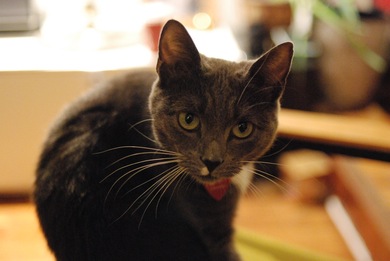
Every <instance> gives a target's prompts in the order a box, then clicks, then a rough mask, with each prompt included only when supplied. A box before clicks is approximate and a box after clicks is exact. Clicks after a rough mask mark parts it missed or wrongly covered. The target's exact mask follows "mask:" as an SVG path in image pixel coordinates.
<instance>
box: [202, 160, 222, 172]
mask: <svg viewBox="0 0 390 261" xmlns="http://www.w3.org/2000/svg"><path fill="white" fill-rule="evenodd" d="M203 163H204V165H206V167H207V169H208V170H209V173H211V172H213V170H215V169H216V168H217V167H218V166H219V165H221V163H222V161H212V160H203Z"/></svg>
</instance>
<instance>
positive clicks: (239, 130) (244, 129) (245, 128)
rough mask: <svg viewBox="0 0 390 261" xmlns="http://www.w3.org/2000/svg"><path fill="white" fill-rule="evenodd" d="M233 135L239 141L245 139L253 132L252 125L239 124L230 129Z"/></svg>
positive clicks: (246, 123)
mask: <svg viewBox="0 0 390 261" xmlns="http://www.w3.org/2000/svg"><path fill="white" fill-rule="evenodd" d="M232 132H233V135H234V136H236V137H237V138H239V139H245V138H247V137H249V135H251V133H252V132H253V124H252V123H250V122H240V123H238V124H237V125H236V126H234V127H233V129H232Z"/></svg>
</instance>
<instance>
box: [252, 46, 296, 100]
mask: <svg viewBox="0 0 390 261" xmlns="http://www.w3.org/2000/svg"><path fill="white" fill-rule="evenodd" d="M293 53H294V51H293V44H292V43H290V42H286V43H283V44H280V45H278V46H276V47H274V48H272V49H271V50H269V51H268V52H266V53H265V54H264V55H262V56H261V57H260V58H259V59H258V60H257V61H255V62H254V63H253V65H252V66H251V68H250V69H249V80H250V82H251V83H253V84H255V85H258V86H260V87H263V88H264V89H265V90H267V93H268V96H269V99H270V100H272V101H275V100H277V99H278V98H279V97H280V96H281V94H282V93H283V90H284V86H285V85H286V79H287V76H288V74H289V72H290V68H291V62H292V58H293Z"/></svg>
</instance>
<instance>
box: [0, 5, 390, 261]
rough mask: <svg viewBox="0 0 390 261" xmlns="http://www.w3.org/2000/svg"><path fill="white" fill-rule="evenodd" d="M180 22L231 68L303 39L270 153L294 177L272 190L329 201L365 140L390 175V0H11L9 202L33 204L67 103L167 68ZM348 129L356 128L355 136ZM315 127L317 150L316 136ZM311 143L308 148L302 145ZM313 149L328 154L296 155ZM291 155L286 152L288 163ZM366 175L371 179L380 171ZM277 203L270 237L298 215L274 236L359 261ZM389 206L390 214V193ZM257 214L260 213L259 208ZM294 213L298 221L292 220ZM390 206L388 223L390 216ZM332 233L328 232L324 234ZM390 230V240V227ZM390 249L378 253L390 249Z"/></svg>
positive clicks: (3, 160) (3, 55)
mask: <svg viewBox="0 0 390 261" xmlns="http://www.w3.org/2000/svg"><path fill="white" fill-rule="evenodd" d="M172 18H173V19H177V20H179V21H181V22H182V23H183V24H184V25H185V26H186V27H187V28H188V29H189V33H190V34H191V36H192V37H193V39H194V42H195V44H196V46H197V47H198V49H199V51H200V52H201V53H204V54H205V55H208V56H212V57H217V58H223V59H227V60H231V61H241V60H244V59H253V58H256V57H258V56H260V55H261V54H262V53H263V52H265V51H266V50H268V49H269V48H271V47H273V46H275V45H277V44H279V43H282V42H285V41H292V42H294V49H295V56H294V62H293V66H292V71H291V74H290V76H289V80H288V86H287V88H286V91H285V94H284V97H283V100H282V106H283V107H284V108H285V109H287V112H289V113H287V114H286V113H285V112H286V111H282V113H283V112H284V113H283V114H282V118H281V134H282V135H281V138H279V139H278V142H277V143H276V145H275V146H274V148H273V151H271V153H270V154H271V155H272V156H273V157H268V158H267V159H266V160H268V161H270V162H272V164H270V165H269V166H267V167H266V168H265V170H264V171H266V172H267V173H271V174H270V176H269V177H272V178H273V177H274V176H279V177H281V178H282V179H281V180H279V177H276V180H273V179H271V180H272V182H271V185H275V184H272V183H275V182H276V183H277V184H282V188H283V184H285V183H284V182H287V183H288V184H290V185H293V186H294V187H295V188H294V191H295V190H299V193H298V194H299V195H300V196H298V198H299V200H300V201H310V202H313V201H314V202H316V204H317V203H318V202H320V204H322V203H323V202H324V200H325V198H326V197H327V196H329V193H330V192H329V189H328V187H329V184H328V182H329V180H328V179H325V180H326V181H324V176H327V175H328V174H329V173H330V172H335V173H346V172H347V173H350V170H349V169H350V168H349V167H347V169H348V170H347V171H344V167H343V166H344V163H341V164H340V163H338V164H336V167H334V166H335V163H334V161H333V159H332V158H330V157H329V154H332V153H333V152H334V151H336V152H337V153H339V152H342V153H346V154H348V155H352V154H353V153H351V150H350V147H356V146H355V145H356V144H358V145H357V146H358V147H359V146H360V147H359V151H358V152H359V153H360V152H362V151H363V152H364V153H363V154H364V155H365V156H367V157H368V158H371V159H375V160H376V159H380V160H381V161H382V162H381V163H380V164H379V167H378V168H376V167H374V169H375V171H376V172H377V173H381V174H383V173H387V174H388V173H390V172H389V165H386V164H385V165H383V163H384V162H389V161H390V157H389V155H390V152H389V150H390V148H389V146H387V145H386V144H388V139H389V136H388V135H389V134H388V133H390V132H388V131H389V130H390V129H389V127H388V126H389V123H390V118H389V113H390V69H389V66H388V64H389V62H390V1H389V0H159V1H153V0H0V124H1V127H0V166H1V169H2V171H1V173H0V199H12V198H18V197H20V196H22V197H24V198H26V197H28V195H29V193H31V191H32V187H33V182H34V172H35V165H36V162H37V160H38V156H39V153H40V149H41V144H42V141H43V139H44V136H45V134H46V132H47V129H48V128H49V126H50V124H51V122H52V121H53V120H54V118H55V117H56V116H57V115H58V113H59V112H60V111H61V109H62V108H63V107H64V106H66V104H67V103H69V102H70V101H71V100H73V99H74V98H75V97H77V96H79V95H80V94H81V93H83V92H85V91H86V90H87V89H89V88H91V87H92V86H94V85H96V84H98V83H99V82H101V81H103V80H106V79H107V78H109V77H112V76H113V75H116V74H118V73H122V72H123V71H125V70H128V69H130V68H133V67H140V66H155V63H156V59H157V53H156V51H157V48H158V37H159V33H160V30H161V27H162V26H163V24H164V23H165V22H166V21H167V20H168V19H172ZM289 110H291V111H289ZM290 112H291V113H292V114H290ZM301 112H310V113H313V114H301ZM290 115H291V116H290ZM308 115H309V116H308ZM313 115H314V116H313ZM335 115H337V116H339V115H342V116H345V118H334V117H333V116H335ZM317 116H318V117H317ZM294 119H295V120H294ZM297 119H298V121H297ZM300 119H301V120H302V121H299V120H300ZM335 119H337V120H335ZM367 119H369V120H367ZM286 123H288V124H286ZM350 123H351V124H350ZM340 126H342V127H343V128H345V129H348V128H349V129H348V131H347V132H343V131H342V130H345V129H343V128H340ZM367 127H368V131H365V129H367ZM295 128H298V129H299V128H301V129H300V130H298V132H297V133H298V136H294V135H295V134H294V133H292V131H291V130H294V129H295ZM312 129H314V132H316V133H315V134H314V136H316V135H317V136H316V137H317V139H316V140H315V142H314V143H315V145H316V146H312V145H313V143H312V140H310V139H309V142H307V141H308V139H307V138H306V137H305V135H312V132H313V131H312ZM338 130H339V131H341V132H340V133H338V132H337V131H338ZM328 132H331V133H333V134H332V135H331V136H332V138H330V140H331V141H332V142H336V143H337V142H338V141H337V140H338V139H339V138H340V139H341V140H342V139H343V138H342V136H343V135H344V136H350V137H347V143H345V144H347V145H345V144H343V146H342V148H341V149H340V148H338V150H334V149H335V148H334V147H329V146H328V144H326V143H327V142H328V140H327V137H328V136H327V133H328ZM359 132H362V133H363V132H364V133H366V134H367V135H368V138H367V139H368V140H369V141H368V142H367V144H369V143H370V142H371V139H372V140H375V138H380V139H379V141H376V144H378V143H381V145H382V146H379V149H378V150H377V148H378V147H375V146H374V147H364V146H365V145H361V144H360V143H359V142H360V141H361V140H360V136H359V135H357V136H356V137H357V138H354V137H355V135H353V134H356V133H359ZM283 135H285V136H283ZM291 135H292V136H293V137H294V138H291V137H292V136H291ZM297 137H298V138H297ZM348 138H351V140H352V141H350V140H348ZM294 139H296V140H294ZM299 139H303V140H304V141H305V142H304V143H303V144H300V143H299V142H297V141H298V140H299ZM383 140H385V141H387V143H386V142H383ZM318 141H320V142H319V143H321V142H322V143H321V144H320V145H321V146H317V145H318V144H317V143H318ZM316 142H317V143H316ZM355 143H356V144H355ZM331 145H332V144H331ZM369 145H370V144H369ZM332 146H333V145H332ZM302 147H303V148H304V149H308V148H309V149H313V148H314V149H315V150H317V149H319V150H321V151H322V152H321V153H318V151H315V152H313V151H308V150H304V151H301V150H299V151H298V152H295V149H302ZM372 148H374V149H372ZM281 151H283V152H286V153H284V155H282V156H280V155H279V154H280V152H281ZM378 151H379V152H378ZM323 152H324V153H323ZM359 155H362V154H361V153H360V154H359ZM378 155H379V156H378ZM275 162H277V163H278V164H277V165H275V164H274V163H275ZM297 162H306V163H305V164H303V165H302V164H298V165H297V164H296V163H297ZM359 162H360V161H359ZM363 162H365V161H363ZM359 164H360V163H359ZM360 165H362V166H366V165H365V164H360ZM360 165H359V166H360ZM368 165H370V164H368ZM374 165H375V164H374ZM337 166H338V167H337ZM359 168H360V167H359ZM362 168H363V169H364V170H370V171H369V172H371V168H370V167H362ZM340 169H343V171H341V170H340ZM267 175H268V174H267ZM336 176H337V175H336ZM377 176H380V175H377ZM267 177H268V176H267ZM381 177H382V180H381V181H380V182H378V181H375V182H376V183H377V184H381V186H382V187H383V188H385V189H382V190H381V191H388V187H389V186H390V179H389V175H382V176H381ZM358 183H359V182H358ZM360 183H365V182H360ZM360 183H359V184H360ZM348 184H349V183H348ZM290 185H288V186H285V187H289V186H290ZM276 187H278V186H276ZM279 187H280V186H279ZM352 187H353V188H355V189H352V190H354V191H357V190H358V189H357V188H359V190H363V191H364V190H365V189H361V188H360V187H358V186H352ZM282 190H286V191H287V193H286V194H289V195H290V196H291V194H294V195H295V196H296V195H297V194H296V193H295V192H294V193H291V191H290V190H289V189H285V188H284V189H282ZM341 190H343V189H341ZM368 190H369V191H372V189H371V188H370V189H368ZM279 192H280V191H279ZM381 193H382V192H381ZM265 194H266V193H265ZM369 194H370V193H369ZM272 195H274V194H271V196H270V197H269V198H270V201H269V202H268V201H266V200H267V199H268V198H267V196H264V197H263V198H265V201H263V202H262V204H264V203H265V204H267V202H268V203H269V205H274V206H281V207H280V209H277V207H275V211H276V212H278V211H279V210H280V215H278V213H276V215H270V216H269V218H270V219H269V222H270V223H264V224H265V226H264V227H262V229H263V230H262V231H265V230H267V229H268V227H267V224H271V223H272V222H276V223H277V221H276V219H275V216H280V217H281V218H282V219H283V217H286V219H283V223H282V222H280V223H277V224H275V223H272V225H270V226H269V228H270V229H272V228H274V230H273V232H271V234H272V233H274V235H275V233H276V235H277V234H278V227H280V226H283V225H282V224H285V225H286V227H285V228H284V231H282V232H283V233H284V232H286V231H287V230H288V229H290V227H293V226H296V227H297V228H299V229H300V231H305V232H306V234H305V233H302V235H303V236H302V239H301V243H302V242H303V245H305V246H309V247H313V248H314V249H316V248H317V249H316V250H318V249H320V250H321V247H323V248H325V249H327V252H328V253H331V254H334V255H336V256H337V255H339V256H344V257H347V259H348V258H349V257H351V255H350V254H348V253H347V254H345V252H343V250H338V249H336V250H335V249H334V248H332V247H328V248H327V246H325V245H324V244H323V245H322V246H321V243H320V244H319V245H318V244H317V245H316V246H312V245H311V244H312V242H314V241H316V240H317V239H318V234H317V235H312V237H310V236H309V237H307V236H308V235H309V234H310V233H311V232H310V229H312V228H310V226H309V227H306V225H304V224H303V223H299V222H303V221H305V222H306V221H307V219H303V218H302V217H301V216H299V213H300V211H302V209H301V205H295V206H294V207H291V205H288V203H286V204H285V205H284V203H280V201H279V203H275V202H277V201H278V200H280V199H279V198H277V197H274V196H272ZM370 195H371V194H370ZM384 198H385V200H384V202H386V204H387V206H388V209H390V196H389V195H388V192H386V196H385V197H384ZM381 200H382V201H383V198H382V199H381ZM245 204H246V203H244V205H245ZM256 204H257V203H256ZM359 206H360V207H361V206H366V205H364V204H363V205H359ZM317 207H318V205H317ZM321 207H322V205H321ZM311 208H316V207H314V206H313V205H311ZM248 209H249V210H252V209H253V206H252V205H250V204H249V205H248ZM286 209H290V212H289V213H290V215H291V216H293V217H295V218H296V219H295V221H296V223H291V222H293V221H291V219H290V220H287V216H286V215H285V214H284V211H286ZM355 209H356V208H355ZM388 209H387V210H386V211H385V212H386V214H384V215H382V216H383V217H390V216H389V213H390V212H389V210H388ZM291 210H293V211H291ZM311 210H313V209H310V211H311ZM317 210H318V209H317V208H316V210H315V211H317ZM287 211H288V210H287ZM294 211H295V212H294ZM313 211H314V210H313ZM318 211H319V210H318ZM321 211H323V210H321ZM240 213H241V214H239V217H240V215H241V217H243V218H242V219H241V220H245V221H246V223H245V222H243V223H240V224H244V225H245V224H248V223H251V221H250V218H251V215H252V213H251V212H250V211H248V212H245V210H241V212H240ZM245 213H247V214H245ZM313 213H314V212H313ZM315 213H317V212H315ZM318 213H319V212H318ZM361 213H363V212H359V214H358V216H359V215H360V216H362V215H363V214H364V213H363V214H361ZM381 213H384V212H381ZM245 215H247V216H245ZM294 215H298V216H299V218H298V216H294ZM315 215H316V214H313V215H312V216H311V217H313V216H315ZM320 216H321V215H320ZM321 217H322V216H321ZM263 218H264V219H263V220H266V221H267V218H266V217H263ZM319 219H320V220H321V221H319V223H321V222H323V221H322V218H319ZM293 220H294V219H293ZM366 220H367V219H366ZM0 221H1V215H0ZM298 221H299V222H298ZM364 222H366V221H364ZM0 223H1V222H0ZM298 223H299V224H301V225H302V226H299V224H298ZM362 224H363V223H362ZM0 225H1V224H0ZM287 225H288V228H287ZM316 225H318V224H316ZM322 225H323V224H322V223H321V226H322ZM316 228H318V227H316ZM387 228H388V226H387ZM328 230H329V228H328V227H327V226H326V225H324V228H323V230H321V231H328ZM382 230H383V229H382ZM329 231H330V230H329ZM0 232H1V227H0ZM296 232H297V231H292V232H291V241H294V240H297V239H296V234H297V233H296ZM386 232H388V233H387V238H389V235H390V231H386ZM279 233H280V232H279ZM298 233H299V231H298ZM324 233H327V232H324ZM379 234H380V233H379ZM279 236H280V237H281V238H283V237H286V234H285V233H284V234H281V235H279ZM305 236H306V237H305ZM287 237H288V235H287ZM304 237H305V238H304ZM389 240H390V239H389ZM331 241H334V242H336V243H337V242H338V241H337V240H336V239H334V238H332V237H330V238H328V240H327V241H326V240H325V241H324V242H331ZM372 242H374V245H375V242H378V241H377V239H373V240H372ZM337 244H338V243H337ZM337 244H334V245H337ZM387 246H388V247H389V248H388V249H385V250H383V247H382V249H379V251H378V252H381V253H385V252H384V251H389V252H390V243H389V242H388V245H387ZM4 249H5V248H4ZM4 249H3V250H4ZM1 250H2V249H1V248H0V259H1ZM328 250H329V251H328ZM338 251H339V252H338ZM389 255H390V254H389ZM354 259H355V260H356V256H354ZM39 260H41V259H39ZM361 260H363V259H361ZM364 260H371V259H364ZM378 260H380V259H378Z"/></svg>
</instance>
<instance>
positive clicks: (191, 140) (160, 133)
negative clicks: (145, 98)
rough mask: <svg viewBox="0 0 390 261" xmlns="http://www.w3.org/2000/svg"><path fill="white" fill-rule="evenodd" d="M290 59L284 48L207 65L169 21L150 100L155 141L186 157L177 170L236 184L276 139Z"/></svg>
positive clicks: (203, 179)
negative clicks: (248, 58)
mask: <svg viewBox="0 0 390 261" xmlns="http://www.w3.org/2000/svg"><path fill="white" fill-rule="evenodd" d="M292 56H293V50H292V44H291V43H284V44H281V45H279V46H277V47H275V48H273V49H271V50H270V51H268V52H267V53H265V54H264V55H263V56H261V57H260V58H259V59H257V60H254V61H245V62H240V63H235V62H229V61H224V60H220V59H214V58H208V57H205V56H203V55H201V54H199V52H198V50H197V49H196V47H195V44H194V43H193V41H192V39H191V37H190V36H189V34H188V32H187V31H186V29H185V28H184V27H183V25H181V24H180V23H179V22H177V21H174V20H171V21H169V22H168V23H167V24H166V25H165V26H164V28H163V31H162V33H161V38H160V44H159V59H158V63H157V72H158V75H159V79H158V80H157V82H156V83H155V85H154V87H153V89H152V93H151V95H150V105H149V106H150V111H151V115H152V118H153V123H152V126H153V132H154V135H155V138H156V139H157V140H158V142H159V144H160V145H161V147H162V148H164V149H167V150H171V151H175V152H178V153H179V154H180V155H181V156H180V157H179V159H180V163H179V165H180V166H181V167H183V168H184V169H185V170H186V173H187V174H189V175H191V176H192V177H194V178H195V179H196V180H197V181H199V182H202V183H207V182H213V181H215V180H218V179H220V178H231V177H233V176H234V175H236V174H237V173H239V172H240V170H241V168H242V167H243V166H244V165H246V163H248V162H249V161H254V160H256V159H258V158H259V157H261V156H262V155H263V154H264V153H265V152H266V151H267V150H268V149H269V148H270V146H271V144H272V142H273V140H274V137H275V133H276V129H277V124H278V122H277V113H278V110H279V99H280V96H281V95H282V93H283V89H284V86H285V82H286V78H287V75H288V73H289V70H290V65H291V60H292Z"/></svg>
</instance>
